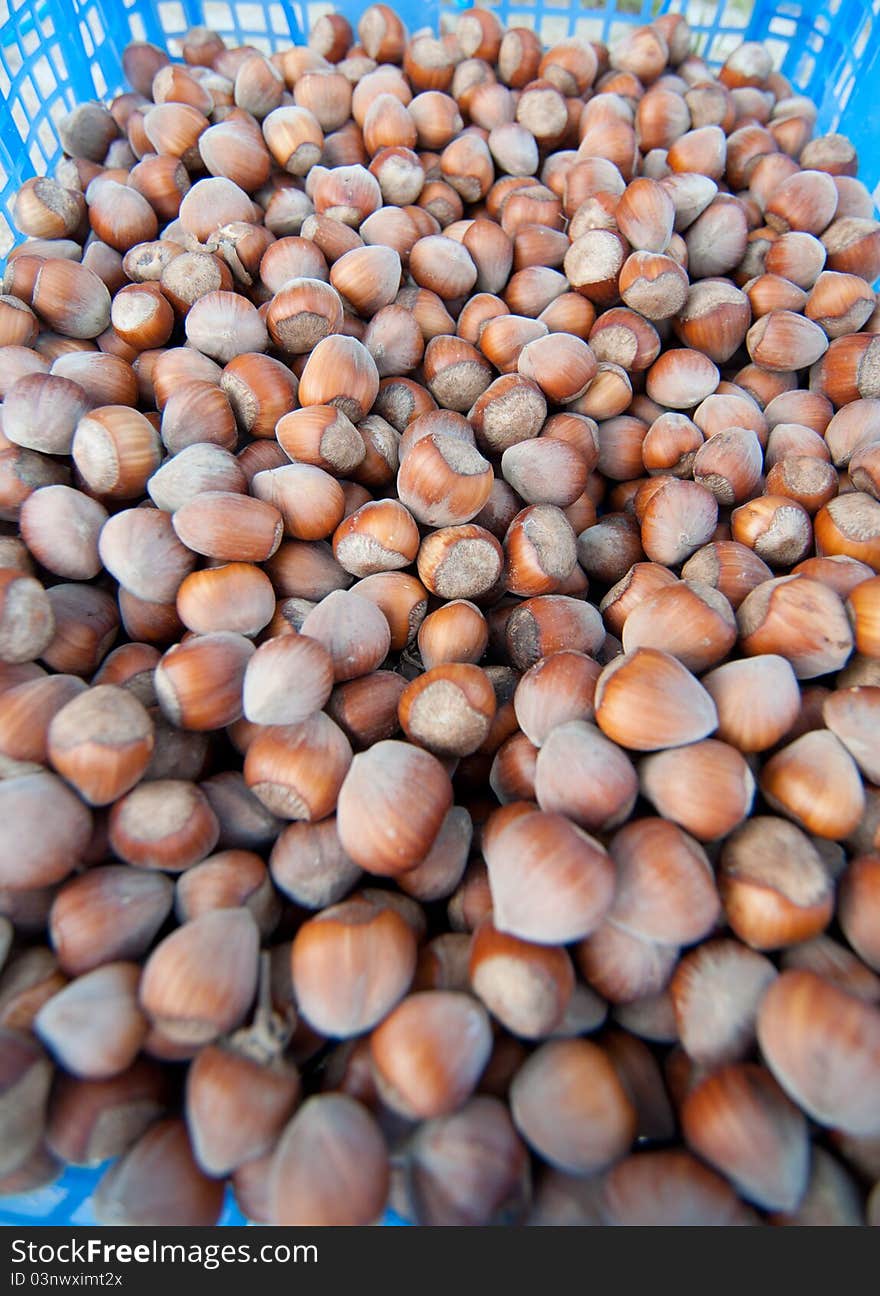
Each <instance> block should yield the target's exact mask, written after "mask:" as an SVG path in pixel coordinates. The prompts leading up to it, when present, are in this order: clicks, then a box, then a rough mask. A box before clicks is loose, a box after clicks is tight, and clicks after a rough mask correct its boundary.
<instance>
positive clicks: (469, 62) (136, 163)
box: [0, 4, 880, 1225]
mask: <svg viewBox="0 0 880 1296" xmlns="http://www.w3.org/2000/svg"><path fill="white" fill-rule="evenodd" d="M122 62H123V66H124V71H125V75H126V78H127V80H128V83H129V84H130V86H131V89H130V90H128V91H126V92H125V93H122V94H119V95H117V96H116V97H115V98H113V99H112V100H111V101H110V102H109V103H108V104H103V103H98V102H92V103H85V104H81V105H79V106H78V107H76V108H75V109H74V110H73V111H72V112H71V113H70V114H69V115H68V116H67V117H66V118H64V120H63V121H61V123H60V125H59V132H60V139H61V143H62V145H63V149H64V156H63V158H62V160H61V161H60V162H59V163H58V165H57V167H56V169H55V173H54V176H53V177H52V178H35V179H30V180H28V181H26V183H25V184H24V185H23V186H22V188H21V190H20V192H19V194H18V197H17V199H16V202H15V219H16V222H17V224H18V227H19V229H20V230H21V232H22V233H23V234H24V235H26V236H27V238H26V241H24V242H22V243H20V244H19V245H18V246H17V247H15V249H14V250H13V251H12V252H11V253H10V254H9V258H8V261H7V263H6V268H5V273H4V276H3V283H2V295H0V400H2V405H0V519H2V520H0V965H2V973H0V1192H2V1193H3V1194H7V1195H9V1194H17V1193H21V1192H27V1191H31V1190H33V1189H35V1188H37V1187H39V1186H41V1185H44V1184H47V1183H50V1182H52V1181H53V1180H54V1179H56V1178H57V1177H58V1176H59V1175H60V1174H61V1172H62V1170H63V1167H64V1166H65V1165H76V1166H95V1165H99V1164H102V1163H104V1162H105V1161H108V1160H109V1161H110V1165H109V1168H108V1169H106V1170H105V1172H104V1173H103V1176H102V1178H101V1180H100V1184H99V1186H98V1188H97V1190H96V1193H95V1197H94V1210H95V1214H96V1216H97V1218H98V1219H99V1220H100V1221H102V1222H104V1223H112V1224H140V1225H161V1224H191V1225H206V1224H212V1223H215V1222H216V1221H217V1219H218V1218H219V1216H220V1213H221V1210H222V1208H223V1203H224V1197H225V1194H226V1192H227V1188H228V1187H229V1188H231V1192H232V1193H233V1194H234V1198H235V1200H236V1202H237V1204H238V1206H239V1207H240V1209H241V1211H242V1212H243V1213H244V1215H245V1216H247V1217H248V1218H249V1219H251V1220H254V1221H260V1222H269V1223H272V1224H278V1225H310V1224H350V1225H364V1224H370V1223H373V1222H376V1221H378V1220H379V1219H381V1217H382V1216H383V1213H384V1211H385V1210H386V1207H388V1206H389V1205H391V1206H392V1207H393V1208H394V1209H395V1210H396V1211H397V1212H398V1213H399V1214H400V1215H401V1216H403V1217H404V1218H406V1219H409V1220H412V1221H414V1222H418V1223H422V1224H431V1225H447V1224H473V1225H487V1224H497V1223H511V1224H519V1223H529V1224H562V1223H564V1224H680V1225H689V1224H759V1223H772V1224H859V1223H863V1222H865V1221H866V1220H867V1221H870V1222H873V1223H878V1222H880V1186H878V1180H880V1006H878V1005H880V744H878V733H880V575H878V572H880V311H878V307H877V299H876V296H875V292H874V289H873V286H872V285H873V284H874V281H875V280H876V278H877V277H878V275H880V223H878V222H877V220H876V218H875V212H874V210H873V207H872V201H871V197H870V194H869V193H868V190H867V189H866V187H865V186H864V185H863V184H862V183H861V182H860V181H859V179H858V178H857V170H858V159H857V157H856V153H855V150H854V149H853V147H852V145H851V144H850V142H849V141H848V140H847V139H846V138H845V137H844V136H842V135H838V134H826V135H821V134H819V135H817V134H816V117H817V113H816V109H815V107H814V105H813V104H812V103H811V102H810V101H809V100H807V99H806V98H804V97H803V96H801V95H799V94H798V93H797V91H796V90H795V89H794V88H793V87H792V85H791V84H790V83H789V82H788V80H786V78H785V77H784V76H782V75H781V74H780V73H779V72H776V71H774V70H773V67H772V63H771V59H770V55H769V53H768V52H767V50H766V49H765V48H764V47H763V46H761V45H758V44H755V43H746V44H743V45H741V46H740V47H739V48H738V49H736V50H734V51H733V53H731V54H730V56H729V57H728V59H727V61H726V62H725V64H724V66H723V67H722V68H721V69H720V71H718V72H717V73H716V72H715V71H714V70H713V69H712V68H710V67H709V66H708V65H707V63H706V62H705V61H704V60H703V59H702V58H701V57H699V56H698V55H696V54H694V53H692V52H691V33H690V31H689V28H688V25H687V22H686V21H685V20H684V19H683V18H682V17H681V16H680V15H675V14H670V15H665V16H663V17H660V18H658V19H657V20H656V21H655V22H653V23H651V24H650V25H648V26H643V27H632V28H630V29H628V30H627V32H626V34H625V35H623V36H622V37H621V38H620V39H619V40H618V41H616V42H615V43H613V44H612V46H611V48H610V49H608V48H606V47H605V46H604V45H602V44H598V43H593V42H590V41H586V40H568V41H564V42H562V43H560V44H558V45H555V46H554V47H553V48H550V49H547V50H545V49H544V48H543V47H542V45H541V43H540V41H539V38H538V37H537V36H536V34H535V33H534V32H533V31H531V30H528V29H526V28H523V27H511V28H510V29H508V30H504V29H503V28H502V26H501V24H500V23H499V21H498V20H497V18H496V17H495V16H494V14H493V13H492V11H491V10H489V9H472V10H469V11H467V12H466V13H464V14H462V15H460V16H459V17H458V18H457V19H456V21H455V23H454V25H453V27H452V29H451V30H450V31H449V32H448V33H447V34H444V35H441V36H437V35H434V34H432V33H430V32H418V33H416V34H414V35H412V36H410V35H409V34H408V33H407V31H406V30H405V28H404V27H403V25H402V24H401V21H400V19H399V18H398V17H397V16H396V15H395V13H394V11H393V10H392V9H391V8H389V7H388V6H386V5H383V4H375V5H371V6H370V7H369V8H367V9H366V10H365V11H364V13H363V15H362V17H361V19H360V21H359V23H358V24H357V30H356V31H353V30H352V28H351V26H350V25H349V23H348V22H347V21H346V19H345V18H343V17H341V16H339V15H329V16H327V17H322V18H321V19H320V20H319V21H318V22H317V23H316V24H315V26H314V28H313V30H312V32H311V35H310V37H309V42H308V45H307V46H303V47H301V48H292V49H286V50H281V51H279V52H278V53H275V54H272V55H271V56H269V57H267V56H265V55H264V54H262V53H261V52H260V51H259V50H257V49H255V48H253V47H250V46H244V47H241V48H234V49H233V48H228V47H227V46H226V45H225V43H224V41H223V39H222V38H221V37H220V36H219V35H217V34H216V33H215V32H212V31H209V30H207V29H204V28H197V29H194V30H192V31H190V32H189V33H188V34H187V35H186V36H185V37H184V39H183V42H182V50H181V54H180V56H179V57H176V58H175V59H173V60H172V59H171V58H170V57H169V55H168V54H166V53H165V51H163V50H161V49H159V48H157V47H156V46H154V45H151V44H148V43H143V42H140V43H135V44H132V45H130V46H128V48H127V49H126V50H125V52H124V54H123V56H122Z"/></svg>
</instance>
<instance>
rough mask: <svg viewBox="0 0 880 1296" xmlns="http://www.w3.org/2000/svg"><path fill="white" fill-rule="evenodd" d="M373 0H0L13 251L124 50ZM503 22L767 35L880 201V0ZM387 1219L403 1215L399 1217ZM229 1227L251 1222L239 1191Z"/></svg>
mask: <svg viewBox="0 0 880 1296" xmlns="http://www.w3.org/2000/svg"><path fill="white" fill-rule="evenodd" d="M366 3H367V0H337V3H335V4H329V3H325V2H324V0H314V2H313V0H248V2H247V3H237V2H236V0H206V3H204V4H202V3H199V0H0V255H5V253H6V252H7V251H8V250H9V248H10V247H11V246H12V244H13V241H14V240H15V239H16V238H17V236H16V235H15V232H14V230H13V228H12V222H11V219H10V213H11V207H12V201H13V198H14V196H15V193H16V190H17V189H18V187H19V185H20V184H21V183H22V181H23V180H25V179H27V178H28V176H31V175H35V174H45V173H47V172H51V170H52V168H53V167H54V166H55V164H56V162H57V161H58V158H59V156H60V153H61V148H60V145H59V142H58V133H57V122H58V119H59V118H60V117H62V116H63V115H64V114H65V113H66V112H67V111H69V109H70V108H72V107H73V105H74V104H75V103H77V102H79V101H82V100H84V99H92V98H95V97H96V96H97V97H105V96H111V95H113V94H116V93H117V92H118V91H119V90H121V89H122V88H123V84H122V78H121V62H120V55H121V52H122V50H123V48H124V47H125V45H126V44H127V43H128V42H129V41H131V40H150V41H154V42H155V43H156V44H158V45H163V46H165V47H166V48H167V49H168V50H169V52H170V53H171V54H172V55H175V54H179V52H180V37H181V36H182V35H183V34H184V32H185V31H186V30H187V29H188V28H189V27H192V26H194V25H196V24H199V23H204V24H205V25H207V26H209V27H212V28H213V29H214V30H216V31H218V32H220V33H221V34H222V35H223V36H224V37H226V38H227V41H228V43H229V44H242V43H245V42H246V43H248V44H252V45H255V46H256V47H257V48H259V49H263V50H265V51H266V52H271V51H273V50H276V49H281V48H284V47H285V46H287V45H290V44H301V43H302V42H303V40H304V38H305V34H306V33H307V32H308V30H309V27H310V26H311V24H312V23H313V22H314V21H315V19H316V18H318V17H320V16H321V15H322V14H325V13H329V12H330V11H331V10H334V9H335V10H336V11H337V12H341V13H344V14H345V15H346V16H347V17H348V18H350V19H356V18H357V16H358V14H359V13H361V11H362V10H363V9H364V8H365V7H366ZM470 3H471V0H397V2H396V4H395V9H396V10H397V12H398V13H399V14H400V16H401V17H402V18H403V20H404V21H405V22H406V23H407V25H408V26H409V27H410V30H415V29H417V28H418V27H423V26H426V25H429V24H430V25H434V26H436V25H437V23H438V21H444V20H448V19H449V18H451V17H454V15H455V13H456V12H457V11H459V10H461V9H464V8H467V7H469V5H470ZM491 7H492V8H493V9H495V11H496V12H497V13H498V15H499V16H500V17H501V19H502V20H503V21H505V22H506V23H508V24H513V25H517V26H525V27H533V28H535V29H536V30H537V31H538V32H539V33H540V35H541V37H542V39H543V40H544V42H545V43H553V42H555V41H559V40H563V39H565V38H566V37H568V36H578V37H583V38H585V39H590V40H604V41H606V42H608V41H612V40H614V38H615V37H616V36H617V35H618V34H619V33H620V31H621V30H623V28H624V27H625V26H626V25H632V24H638V23H644V22H649V21H650V20H651V19H652V18H654V17H656V15H657V14H658V13H661V12H674V13H684V14H685V15H686V16H687V19H688V21H689V23H690V25H691V27H692V28H693V31H694V35H695V40H696V48H697V50H698V52H699V53H701V54H702V55H703V57H704V58H706V59H707V60H708V62H710V63H712V64H714V65H718V64H720V63H722V62H723V61H724V59H725V58H726V57H727V55H728V54H729V53H730V51H731V50H732V49H734V48H735V47H736V46H737V45H738V44H739V43H740V41H741V40H744V39H748V40H763V41H765V42H766V43H767V45H768V47H769V48H770V50H771V51H772V53H773V55H774V60H775V62H776V65H777V66H778V67H779V68H780V69H781V70H782V71H783V72H784V73H785V75H786V76H787V77H789V78H790V80H791V81H792V82H793V84H794V85H795V86H796V87H797V88H798V90H800V91H802V92H803V93H804V94H806V95H808V96H809V97H810V98H811V99H812V100H813V101H814V102H815V103H816V104H817V105H818V107H819V119H818V126H817V131H818V132H825V131H832V130H837V129H839V130H841V131H843V133H844V134H846V135H848V136H849V137H850V139H851V140H852V141H853V142H854V144H855V145H856V147H857V148H858V151H859V157H860V160H861V169H860V173H859V174H860V176H861V178H862V179H863V180H864V181H865V182H866V184H867V185H868V186H869V188H871V190H872V191H873V193H874V196H875V199H878V200H880V94H878V90H877V87H878V83H880V0H776V2H775V3H774V0H756V2H755V3H754V4H753V3H752V0H575V3H572V4H565V3H563V2H562V0H500V2H499V3H497V4H493V5H491ZM99 1174H100V1171H89V1170H75V1169H71V1170H68V1171H67V1172H66V1174H65V1175H64V1176H63V1177H62V1178H61V1179H60V1180H59V1181H58V1182H57V1183H55V1184H52V1185H51V1186H49V1187H47V1188H44V1189H42V1190H40V1191H39V1192H36V1193H31V1194H29V1195H27V1196H24V1197H21V1198H17V1199H8V1200H6V1201H3V1202H0V1224H6V1225H11V1224H18V1225H23V1224H46V1225H48V1224H53V1225H59V1224H92V1223H94V1217H93V1216H92V1213H91V1209H90V1203H89V1199H90V1196H91V1193H92V1190H93V1188H94V1186H95V1183H96V1182H97V1179H98V1177H99ZM385 1222H386V1223H388V1224H400V1223H403V1221H402V1220H399V1219H398V1218H397V1217H396V1216H393V1215H391V1214H389V1215H388V1216H387V1217H386V1221H385ZM221 1223H222V1224H239V1225H240V1224H244V1223H245V1220H244V1218H243V1217H242V1215H241V1214H240V1212H239V1211H238V1210H237V1209H236V1208H235V1205H234V1203H233V1202H232V1200H231V1198H230V1199H229V1200H228V1201H227V1205H226V1208H225V1210H224V1212H223V1216H222V1219H221Z"/></svg>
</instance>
